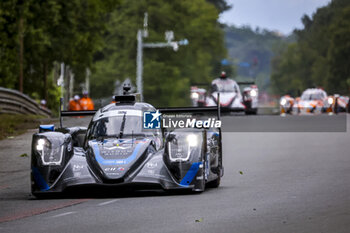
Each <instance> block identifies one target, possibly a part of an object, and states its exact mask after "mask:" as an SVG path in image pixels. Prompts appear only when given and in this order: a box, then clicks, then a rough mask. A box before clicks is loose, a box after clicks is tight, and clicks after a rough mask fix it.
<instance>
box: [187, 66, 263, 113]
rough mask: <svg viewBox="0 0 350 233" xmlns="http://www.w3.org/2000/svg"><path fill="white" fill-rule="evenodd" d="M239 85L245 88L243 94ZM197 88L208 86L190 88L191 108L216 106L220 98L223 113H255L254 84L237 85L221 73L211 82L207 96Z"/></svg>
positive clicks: (256, 100)
mask: <svg viewBox="0 0 350 233" xmlns="http://www.w3.org/2000/svg"><path fill="white" fill-rule="evenodd" d="M239 85H245V86H246V87H244V89H243V93H241V90H240V87H239ZM247 85H248V86H247ZM198 86H208V84H195V86H192V87H191V101H192V106H203V105H204V106H208V107H210V106H217V103H218V98H220V108H221V109H222V110H223V111H226V112H230V111H231V112H245V113H246V114H256V113H257V110H258V95H259V91H258V87H257V86H256V85H255V84H254V82H238V83H237V82H236V81H234V80H233V79H229V78H227V77H226V73H224V72H223V73H222V74H221V76H220V78H217V79H215V80H213V81H212V83H211V87H210V90H211V91H210V93H209V94H208V92H207V91H206V89H204V88H198ZM219 96H220V97H219Z"/></svg>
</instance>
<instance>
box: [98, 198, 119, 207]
mask: <svg viewBox="0 0 350 233" xmlns="http://www.w3.org/2000/svg"><path fill="white" fill-rule="evenodd" d="M116 201H118V199H115V200H111V201H105V202H101V203H100V204H98V205H99V206H103V205H108V204H111V203H113V202H116Z"/></svg>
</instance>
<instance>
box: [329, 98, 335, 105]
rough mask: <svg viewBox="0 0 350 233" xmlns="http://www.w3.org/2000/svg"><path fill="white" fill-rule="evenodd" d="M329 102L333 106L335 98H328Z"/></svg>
mask: <svg viewBox="0 0 350 233" xmlns="http://www.w3.org/2000/svg"><path fill="white" fill-rule="evenodd" d="M327 102H328V104H329V105H332V104H333V102H334V100H333V98H331V97H330V98H328V100H327Z"/></svg>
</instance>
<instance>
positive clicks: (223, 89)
mask: <svg viewBox="0 0 350 233" xmlns="http://www.w3.org/2000/svg"><path fill="white" fill-rule="evenodd" d="M213 90H216V91H218V92H237V90H236V88H235V86H233V85H224V84H222V83H216V84H214V85H213Z"/></svg>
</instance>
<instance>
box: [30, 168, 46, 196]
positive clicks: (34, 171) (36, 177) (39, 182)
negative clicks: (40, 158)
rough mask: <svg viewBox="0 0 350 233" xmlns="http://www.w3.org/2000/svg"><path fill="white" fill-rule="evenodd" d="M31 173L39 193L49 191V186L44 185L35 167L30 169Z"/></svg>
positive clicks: (43, 180) (44, 182)
mask: <svg viewBox="0 0 350 233" xmlns="http://www.w3.org/2000/svg"><path fill="white" fill-rule="evenodd" d="M32 172H33V177H34V180H35V182H36V184H37V185H38V186H39V188H40V191H46V190H49V189H50V187H49V185H48V184H47V183H46V181H45V179H44V177H43V176H42V175H41V173H40V171H39V169H38V168H36V167H32Z"/></svg>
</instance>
